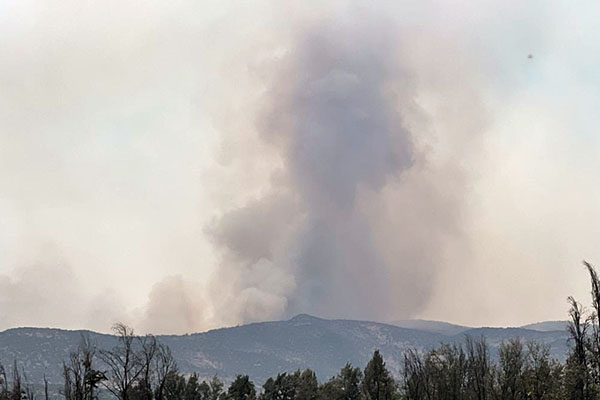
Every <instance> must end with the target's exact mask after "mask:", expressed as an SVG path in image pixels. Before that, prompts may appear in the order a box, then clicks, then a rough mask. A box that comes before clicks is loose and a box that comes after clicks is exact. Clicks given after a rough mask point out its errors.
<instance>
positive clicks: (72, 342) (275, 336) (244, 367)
mask: <svg viewBox="0 0 600 400" xmlns="http://www.w3.org/2000/svg"><path fill="white" fill-rule="evenodd" d="M426 325H427V324H426ZM448 325H450V328H452V325H451V324H448ZM427 326H429V327H431V326H432V325H427ZM436 326H438V325H436V324H434V325H433V327H434V328H435V327H436ZM439 326H442V327H444V326H445V325H443V323H442V324H441V325H439ZM452 329H455V328H452ZM452 329H451V330H452ZM82 334H86V335H89V337H90V339H92V340H93V341H95V342H96V343H97V344H98V346H99V347H103V348H109V347H112V346H113V345H114V344H115V343H116V338H115V337H113V336H111V335H104V334H99V333H95V332H89V331H67V330H60V329H42V328H18V329H9V330H7V331H4V332H0V360H2V361H3V362H4V363H5V364H10V363H11V362H12V360H13V359H15V358H16V359H17V360H19V362H20V363H22V364H23V366H24V369H25V372H26V374H27V376H28V378H29V380H30V381H31V382H41V381H42V379H43V376H44V374H46V376H48V378H49V380H50V382H51V383H56V384H59V383H61V382H62V377H61V363H62V360H63V359H65V358H66V357H67V356H68V353H69V352H70V351H72V350H73V349H74V348H75V347H76V346H77V345H78V343H79V342H80V339H81V335H82ZM465 334H468V335H472V336H474V337H475V336H477V337H478V336H480V335H483V336H485V337H486V338H487V340H488V343H489V344H490V346H491V347H492V348H493V349H495V348H496V347H497V346H498V345H499V344H500V343H501V342H502V341H503V340H506V339H508V338H512V337H521V338H523V339H525V340H532V339H533V340H537V341H540V342H543V343H547V344H549V345H550V346H551V354H552V356H553V357H555V358H557V359H560V360H564V358H565V354H566V351H567V333H566V331H564V330H563V331H550V332H543V331H538V330H531V329H523V328H467V329H466V330H463V331H460V332H459V333H454V334H444V333H438V332H432V331H429V330H425V329H409V328H403V327H399V326H395V325H391V324H382V323H377V322H367V321H352V320H327V319H321V318H316V317H312V316H309V315H299V316H296V317H294V318H292V319H290V320H287V321H274V322H261V323H254V324H249V325H243V326H238V327H233V328H224V329H216V330H212V331H208V332H204V333H196V334H189V335H163V336H158V338H159V340H160V341H162V342H163V343H166V344H167V345H169V346H170V347H171V349H172V351H173V355H174V356H175V358H176V359H177V362H178V364H179V367H180V370H181V371H182V372H183V373H191V372H198V373H199V374H200V375H201V376H203V377H208V376H212V375H214V374H217V375H219V376H220V377H221V378H223V379H225V380H229V379H231V378H232V377H234V376H235V374H237V373H247V374H249V375H250V376H251V377H252V379H253V380H254V381H255V382H256V383H257V384H258V385H262V383H263V382H264V381H265V380H266V379H267V378H268V377H269V376H273V375H275V374H276V373H278V372H282V371H293V370H296V369H299V368H309V367H310V368H312V369H314V370H315V371H316V372H317V375H318V377H319V379H321V380H325V379H328V378H329V377H331V376H333V375H335V374H336V373H337V372H338V371H339V369H340V368H341V367H343V366H344V364H345V363H346V362H351V363H352V364H354V365H356V366H360V367H361V368H362V367H364V365H365V364H366V362H367V361H368V360H369V358H370V357H371V355H372V352H373V351H374V350H375V349H380V350H381V352H382V354H383V355H384V357H385V359H386V362H387V365H388V367H389V368H390V369H391V371H392V372H393V373H394V374H395V375H399V372H400V368H401V363H402V358H403V352H404V350H405V349H406V348H409V347H412V348H417V349H422V350H423V349H429V348H431V347H434V346H437V345H439V344H440V343H441V342H447V343H452V342H460V341H463V340H464V337H465ZM493 354H495V351H493Z"/></svg>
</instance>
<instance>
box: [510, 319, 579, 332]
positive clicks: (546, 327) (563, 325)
mask: <svg viewBox="0 0 600 400" xmlns="http://www.w3.org/2000/svg"><path fill="white" fill-rule="evenodd" d="M568 323H569V322H568V321H544V322H536V323H535V324H528V325H523V326H522V327H521V328H524V329H532V330H534V331H542V332H550V331H564V330H565V329H567V325H568Z"/></svg>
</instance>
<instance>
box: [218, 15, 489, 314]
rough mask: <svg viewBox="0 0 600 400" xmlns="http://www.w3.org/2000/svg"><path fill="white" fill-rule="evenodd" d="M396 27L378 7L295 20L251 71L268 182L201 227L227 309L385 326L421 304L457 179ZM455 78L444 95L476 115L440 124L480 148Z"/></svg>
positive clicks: (451, 213)
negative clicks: (284, 40)
mask: <svg viewBox="0 0 600 400" xmlns="http://www.w3.org/2000/svg"><path fill="white" fill-rule="evenodd" d="M404 35H406V31H404V32H403V31H402V30H401V29H399V28H398V27H396V26H395V25H394V24H393V23H392V22H390V21H388V20H387V19H386V18H383V17H382V16H381V15H377V16H373V15H369V14H368V13H367V14H366V15H365V14H364V13H358V12H354V13H350V15H346V14H343V15H335V16H333V17H331V18H326V19H325V20H324V21H319V22H316V23H314V22H312V23H308V24H305V25H303V26H301V27H299V28H298V29H297V30H295V31H294V32H293V34H292V37H291V41H290V45H289V48H286V49H285V50H284V51H283V52H282V54H280V55H278V56H275V57H273V58H272V59H270V60H269V61H268V62H265V64H266V65H262V66H261V67H262V68H266V69H268V70H269V71H271V73H270V74H267V75H266V76H263V77H261V79H262V82H263V84H264V92H263V94H262V96H261V97H260V99H259V102H260V104H261V106H260V107H259V108H258V109H259V111H258V112H257V114H258V117H257V118H256V120H255V129H256V131H257V133H258V137H259V140H261V141H263V142H264V143H267V144H268V145H269V146H271V149H270V150H271V151H274V152H275V154H276V155H277V156H278V157H279V160H280V164H279V168H278V169H277V170H276V171H275V172H274V173H273V174H274V175H275V176H274V177H272V178H271V180H272V182H273V183H272V185H271V186H270V187H269V189H268V190H265V191H263V193H261V194H260V195H259V196H258V198H255V199H253V200H252V201H249V202H248V204H245V205H243V206H242V207H239V208H235V209H233V210H232V211H230V212H228V213H226V214H225V215H223V216H222V217H221V218H220V219H219V220H218V221H216V222H215V223H214V225H213V226H212V227H211V228H210V229H209V232H210V233H211V234H212V235H213V237H214V238H215V242H216V244H217V245H218V246H219V247H220V248H221V250H222V252H223V257H224V259H223V262H222V268H223V269H224V270H227V271H228V272H229V274H230V277H229V278H228V279H232V280H233V282H234V283H232V287H231V288H230V292H229V293H230V295H231V302H226V307H224V309H236V310H237V311H238V312H239V314H237V315H236V318H237V319H239V320H241V321H249V320H260V319H265V318H275V317H280V316H282V315H291V314H294V313H298V312H308V313H315V314H317V315H321V316H326V317H353V318H370V319H377V320H389V319H392V318H401V317H402V318H405V317H410V316H414V315H415V314H417V313H418V312H420V311H421V310H422V309H423V307H424V306H425V305H426V304H427V302H428V300H429V299H430V295H431V291H432V288H433V285H434V283H435V281H434V277H435V276H436V275H438V273H439V271H440V269H441V268H443V266H444V252H445V251H446V246H447V240H446V235H448V236H450V235H455V236H456V235H460V234H461V232H460V229H461V228H460V226H459V223H458V218H459V216H460V214H461V211H462V207H463V205H462V204H461V203H460V198H461V197H463V196H465V188H464V174H463V173H462V171H460V168H459V167H458V168H457V167H456V166H454V168H448V166H447V165H442V167H443V168H440V166H436V165H435V164H434V163H433V161H431V162H430V161H429V160H428V155H429V154H428V153H429V149H428V148H427V146H423V142H425V141H426V140H431V134H430V135H429V136H427V132H426V131H425V129H426V127H427V125H428V122H427V119H428V116H427V115H426V113H425V111H424V110H422V109H420V107H419V106H418V104H417V93H418V90H422V88H420V87H419V82H418V81H417V79H418V78H421V79H422V78H424V77H426V76H423V75H419V74H418V71H416V70H415V69H414V68H415V64H414V63H415V60H414V59H411V58H410V56H408V55H407V53H410V50H413V49H414V47H413V46H408V45H407V40H405V39H404V38H403V36H404ZM425 40H426V39H425V38H423V42H422V43H421V44H420V45H421V46H423V47H426V46H429V45H430V43H426V42H425ZM449 64H451V62H449ZM429 77H430V78H431V76H429ZM455 78H456V79H457V81H460V80H461V78H464V76H461V75H460V74H458V75H457V76H455ZM464 83H465V82H461V84H464ZM467 85H468V82H467ZM457 86H458V85H457ZM457 86H455V87H454V89H456V90H457V93H456V96H455V101H457V102H460V101H463V100H464V99H462V98H461V97H465V96H467V97H469V100H470V101H471V102H472V103H473V105H474V107H473V109H472V111H477V112H478V115H474V116H473V117H472V119H473V121H475V123H472V124H471V125H472V126H464V127H461V128H463V129H464V131H463V132H460V134H456V133H455V132H453V131H452V130H453V129H456V124H454V125H453V123H452V121H449V122H448V123H447V125H446V127H445V129H446V130H447V132H444V134H445V135H449V136H450V135H452V136H453V137H454V140H456V143H455V146H456V148H457V149H459V148H460V146H461V144H460V143H462V141H463V140H468V143H471V144H472V143H477V141H478V137H479V136H480V135H481V133H482V130H483V124H482V121H483V120H482V115H483V113H481V112H480V110H479V108H480V106H479V105H478V104H477V97H476V95H474V94H472V93H467V94H465V91H466V92H468V88H467V89H465V88H460V89H459V88H458V87H457ZM437 89H438V90H440V91H443V90H445V88H443V87H438V88H437ZM418 119H421V120H422V121H420V122H418V123H417V122H415V121H416V120H418ZM424 127H425V128H424ZM239 134H242V133H241V132H239ZM461 135H462V136H461ZM465 138H467V139H465ZM252 156H253V157H256V156H257V155H256V154H253V155H252ZM453 156H456V157H462V156H463V154H461V153H460V151H459V152H456V153H454V154H453ZM259 157H260V156H259ZM220 278H222V277H220ZM216 284H217V285H218V283H216ZM250 293H251V294H250ZM239 305H243V306H241V307H240V306H239Z"/></svg>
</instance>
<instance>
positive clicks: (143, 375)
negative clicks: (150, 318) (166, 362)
mask: <svg viewBox="0 0 600 400" xmlns="http://www.w3.org/2000/svg"><path fill="white" fill-rule="evenodd" d="M138 342H139V352H138V357H137V358H138V360H139V363H140V368H141V372H140V375H139V378H138V379H137V381H136V383H135V386H134V387H133V389H132V395H131V397H132V399H133V400H152V396H153V388H152V386H153V375H154V372H155V369H154V359H155V358H156V356H157V353H158V351H159V346H158V342H157V341H156V338H155V337H154V336H152V335H146V336H144V337H140V338H138Z"/></svg>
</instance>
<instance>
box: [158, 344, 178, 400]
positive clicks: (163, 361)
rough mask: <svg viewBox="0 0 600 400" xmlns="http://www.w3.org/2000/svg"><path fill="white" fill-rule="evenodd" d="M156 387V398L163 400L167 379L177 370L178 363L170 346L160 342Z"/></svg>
mask: <svg viewBox="0 0 600 400" xmlns="http://www.w3.org/2000/svg"><path fill="white" fill-rule="evenodd" d="M155 364H156V367H155V368H156V389H155V391H154V395H155V398H156V400H163V399H164V393H165V386H166V383H167V379H168V378H169V376H170V375H171V374H173V373H176V372H177V363H176V362H175V358H173V354H172V353H171V349H170V348H169V346H166V345H163V344H159V345H158V346H157V351H156V361H155Z"/></svg>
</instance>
